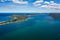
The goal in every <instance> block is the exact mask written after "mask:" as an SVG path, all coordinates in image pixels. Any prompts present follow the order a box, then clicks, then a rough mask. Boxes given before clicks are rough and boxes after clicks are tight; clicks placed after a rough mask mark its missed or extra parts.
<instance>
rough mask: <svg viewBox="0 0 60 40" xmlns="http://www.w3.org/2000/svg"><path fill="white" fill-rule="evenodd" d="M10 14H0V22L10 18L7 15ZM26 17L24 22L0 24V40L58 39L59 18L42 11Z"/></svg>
mask: <svg viewBox="0 0 60 40" xmlns="http://www.w3.org/2000/svg"><path fill="white" fill-rule="evenodd" d="M12 14H13V13H12ZM12 14H7V13H5V14H0V22H1V21H4V20H5V21H6V20H10V18H8V17H7V16H10V15H12ZM20 14H21V13H20ZM23 14H24V13H23ZM23 14H21V15H23ZM25 14H26V15H27V13H25ZM37 14H39V13H37ZM28 18H30V19H29V20H27V21H24V22H17V23H12V24H6V25H1V26H0V40H60V18H56V19H55V18H53V17H51V16H48V14H42V13H41V14H39V15H33V16H30V17H28Z"/></svg>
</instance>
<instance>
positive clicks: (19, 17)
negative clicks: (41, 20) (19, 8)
mask: <svg viewBox="0 0 60 40" xmlns="http://www.w3.org/2000/svg"><path fill="white" fill-rule="evenodd" d="M8 17H9V18H13V20H8V21H3V22H0V25H4V24H10V23H14V22H22V21H25V20H26V19H27V18H28V17H27V16H26V15H11V16H8Z"/></svg>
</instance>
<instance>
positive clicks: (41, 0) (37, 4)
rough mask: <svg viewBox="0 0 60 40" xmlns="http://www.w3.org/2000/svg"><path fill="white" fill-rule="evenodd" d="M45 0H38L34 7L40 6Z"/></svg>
mask: <svg viewBox="0 0 60 40" xmlns="http://www.w3.org/2000/svg"><path fill="white" fill-rule="evenodd" d="M42 2H43V0H37V1H36V2H34V3H33V5H34V6H40V5H41V3H42Z"/></svg>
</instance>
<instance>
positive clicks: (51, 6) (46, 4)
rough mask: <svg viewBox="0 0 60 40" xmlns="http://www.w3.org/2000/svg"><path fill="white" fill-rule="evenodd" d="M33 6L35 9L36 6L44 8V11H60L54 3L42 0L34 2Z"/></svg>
mask: <svg viewBox="0 0 60 40" xmlns="http://www.w3.org/2000/svg"><path fill="white" fill-rule="evenodd" d="M41 3H43V4H41ZM34 6H36V7H37V6H38V7H40V8H46V9H54V10H60V4H57V3H55V2H54V1H50V2H48V1H43V0H37V1H36V2H34Z"/></svg>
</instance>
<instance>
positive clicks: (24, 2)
mask: <svg viewBox="0 0 60 40" xmlns="http://www.w3.org/2000/svg"><path fill="white" fill-rule="evenodd" d="M12 1H13V2H14V3H17V4H28V2H27V1H23V0H12Z"/></svg>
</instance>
